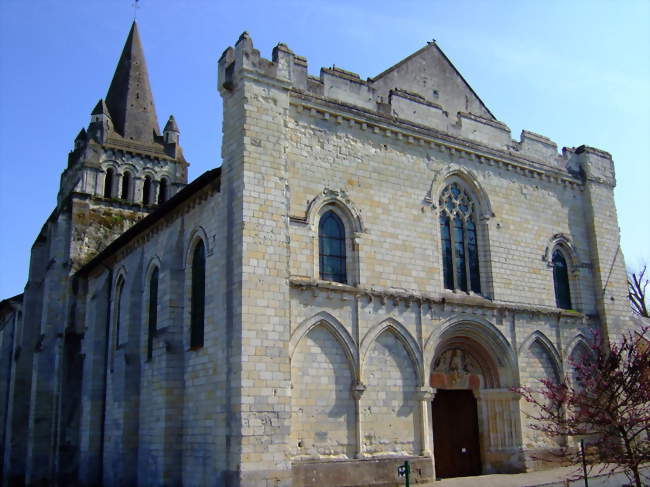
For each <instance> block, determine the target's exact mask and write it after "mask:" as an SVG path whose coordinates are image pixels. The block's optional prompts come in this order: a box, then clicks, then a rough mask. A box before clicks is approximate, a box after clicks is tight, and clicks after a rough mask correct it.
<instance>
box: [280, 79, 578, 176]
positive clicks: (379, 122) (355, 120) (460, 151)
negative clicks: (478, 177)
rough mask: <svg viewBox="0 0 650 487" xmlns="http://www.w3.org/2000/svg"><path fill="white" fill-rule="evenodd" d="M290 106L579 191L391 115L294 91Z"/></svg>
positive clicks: (542, 169)
mask: <svg viewBox="0 0 650 487" xmlns="http://www.w3.org/2000/svg"><path fill="white" fill-rule="evenodd" d="M290 95H291V100H290V104H291V105H292V106H293V107H294V108H295V109H296V110H297V111H299V112H304V113H307V114H308V115H309V116H311V117H314V118H318V119H320V120H329V121H331V122H332V123H336V124H343V123H346V124H348V125H349V126H351V127H356V128H358V129H360V130H369V131H372V132H373V133H375V134H379V135H383V136H384V137H386V138H387V139H393V140H398V141H401V142H403V143H406V144H414V145H420V146H424V147H429V148H432V149H436V150H438V151H440V152H443V153H449V154H451V155H460V156H464V157H467V158H468V159H470V160H476V161H478V162H479V163H480V164H486V165H488V166H496V167H500V168H503V169H505V170H507V171H511V172H514V173H517V174H521V175H523V176H526V177H529V178H531V179H537V180H544V181H550V182H554V183H557V184H563V185H567V186H570V187H571V188H579V189H582V188H583V187H584V183H583V181H582V180H581V179H579V178H577V177H575V176H573V175H572V174H570V173H567V172H565V171H561V170H558V169H555V168H553V167H550V166H547V165H544V164H542V163H540V162H537V161H534V160H531V159H527V158H525V157H523V156H521V155H518V154H513V153H510V152H505V151H501V150H499V149H495V148H493V147H488V146H484V145H481V144H479V143H477V142H474V141H469V140H467V139H462V138H459V137H455V136H453V135H450V134H448V133H445V132H442V131H439V130H436V129H433V128H430V127H424V126H422V125H418V124H416V123H414V122H410V121H407V120H403V119H398V118H396V117H393V116H390V115H383V114H381V113H378V112H371V111H369V110H367V109H364V108H361V107H357V106H351V105H347V104H344V103H341V102H338V101H334V100H331V99H327V98H323V97H319V96H317V95H314V94H312V93H305V92H304V91H301V90H297V89H295V88H293V89H292V90H291V91H290Z"/></svg>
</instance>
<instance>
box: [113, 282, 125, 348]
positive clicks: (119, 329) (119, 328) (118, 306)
mask: <svg viewBox="0 0 650 487" xmlns="http://www.w3.org/2000/svg"><path fill="white" fill-rule="evenodd" d="M125 301H126V293H125V292H124V277H122V276H120V277H119V278H118V280H117V286H115V347H116V348H117V347H118V346H120V344H121V343H122V341H123V337H122V335H123V334H124V332H125V330H124V327H125V315H126V303H125Z"/></svg>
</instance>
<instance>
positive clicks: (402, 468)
mask: <svg viewBox="0 0 650 487" xmlns="http://www.w3.org/2000/svg"><path fill="white" fill-rule="evenodd" d="M397 475H399V476H400V477H405V478H406V483H405V484H404V485H405V486H406V487H410V485H411V465H410V464H409V462H408V460H406V461H405V462H404V464H403V465H399V466H398V467H397Z"/></svg>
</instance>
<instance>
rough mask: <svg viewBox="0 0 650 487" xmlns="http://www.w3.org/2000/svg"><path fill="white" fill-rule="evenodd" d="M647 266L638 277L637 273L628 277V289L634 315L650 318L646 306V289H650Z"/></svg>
mask: <svg viewBox="0 0 650 487" xmlns="http://www.w3.org/2000/svg"><path fill="white" fill-rule="evenodd" d="M646 268H647V266H645V265H644V266H643V268H642V269H641V271H640V272H639V274H638V276H637V274H636V273H634V272H633V273H632V274H630V275H628V278H627V288H628V296H629V298H630V304H631V306H632V311H634V313H636V314H638V315H640V316H645V317H646V318H647V317H649V316H650V315H648V307H647V305H646V296H647V295H646V288H647V287H648V279H647V278H646V277H645V272H646Z"/></svg>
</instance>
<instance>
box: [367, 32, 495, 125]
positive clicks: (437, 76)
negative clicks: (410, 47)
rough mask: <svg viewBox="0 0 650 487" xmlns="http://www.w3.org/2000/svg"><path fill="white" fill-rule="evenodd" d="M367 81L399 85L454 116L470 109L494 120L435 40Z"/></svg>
mask: <svg viewBox="0 0 650 487" xmlns="http://www.w3.org/2000/svg"><path fill="white" fill-rule="evenodd" d="M368 81H369V82H370V83H372V84H373V86H374V85H376V86H379V87H381V86H383V87H384V88H385V89H393V88H399V89H404V90H406V91H410V92H415V93H417V94H419V95H421V96H423V97H424V98H425V99H426V100H429V101H433V102H437V103H440V104H441V105H443V106H445V108H449V110H448V111H449V112H450V113H451V114H453V115H455V114H456V112H469V113H473V114H474V115H479V116H482V117H485V118H489V119H492V120H496V117H495V116H494V114H493V113H492V112H491V111H490V109H489V108H488V107H487V106H486V105H485V103H483V100H481V98H480V97H479V96H478V95H477V94H476V92H475V91H474V89H473V88H472V87H471V86H470V85H469V83H468V82H467V81H466V80H465V78H464V77H463V75H462V74H461V73H460V71H458V69H456V66H454V64H453V63H452V62H451V61H450V59H449V58H448V57H447V55H446V54H445V53H444V52H443V51H442V49H440V47H438V45H437V44H436V42H435V41H431V42H429V43H427V45H426V46H424V47H422V48H421V49H419V50H417V51H416V52H414V53H413V54H411V55H410V56H408V57H406V58H405V59H402V60H401V61H399V62H398V63H396V64H394V65H393V66H391V67H389V68H388V69H386V70H384V71H383V72H381V73H380V74H378V75H377V76H375V77H374V78H370V79H369V80H368ZM433 90H436V91H439V96H440V99H437V98H435V97H434V95H433ZM452 100H456V102H452ZM448 105H449V106H448Z"/></svg>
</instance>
